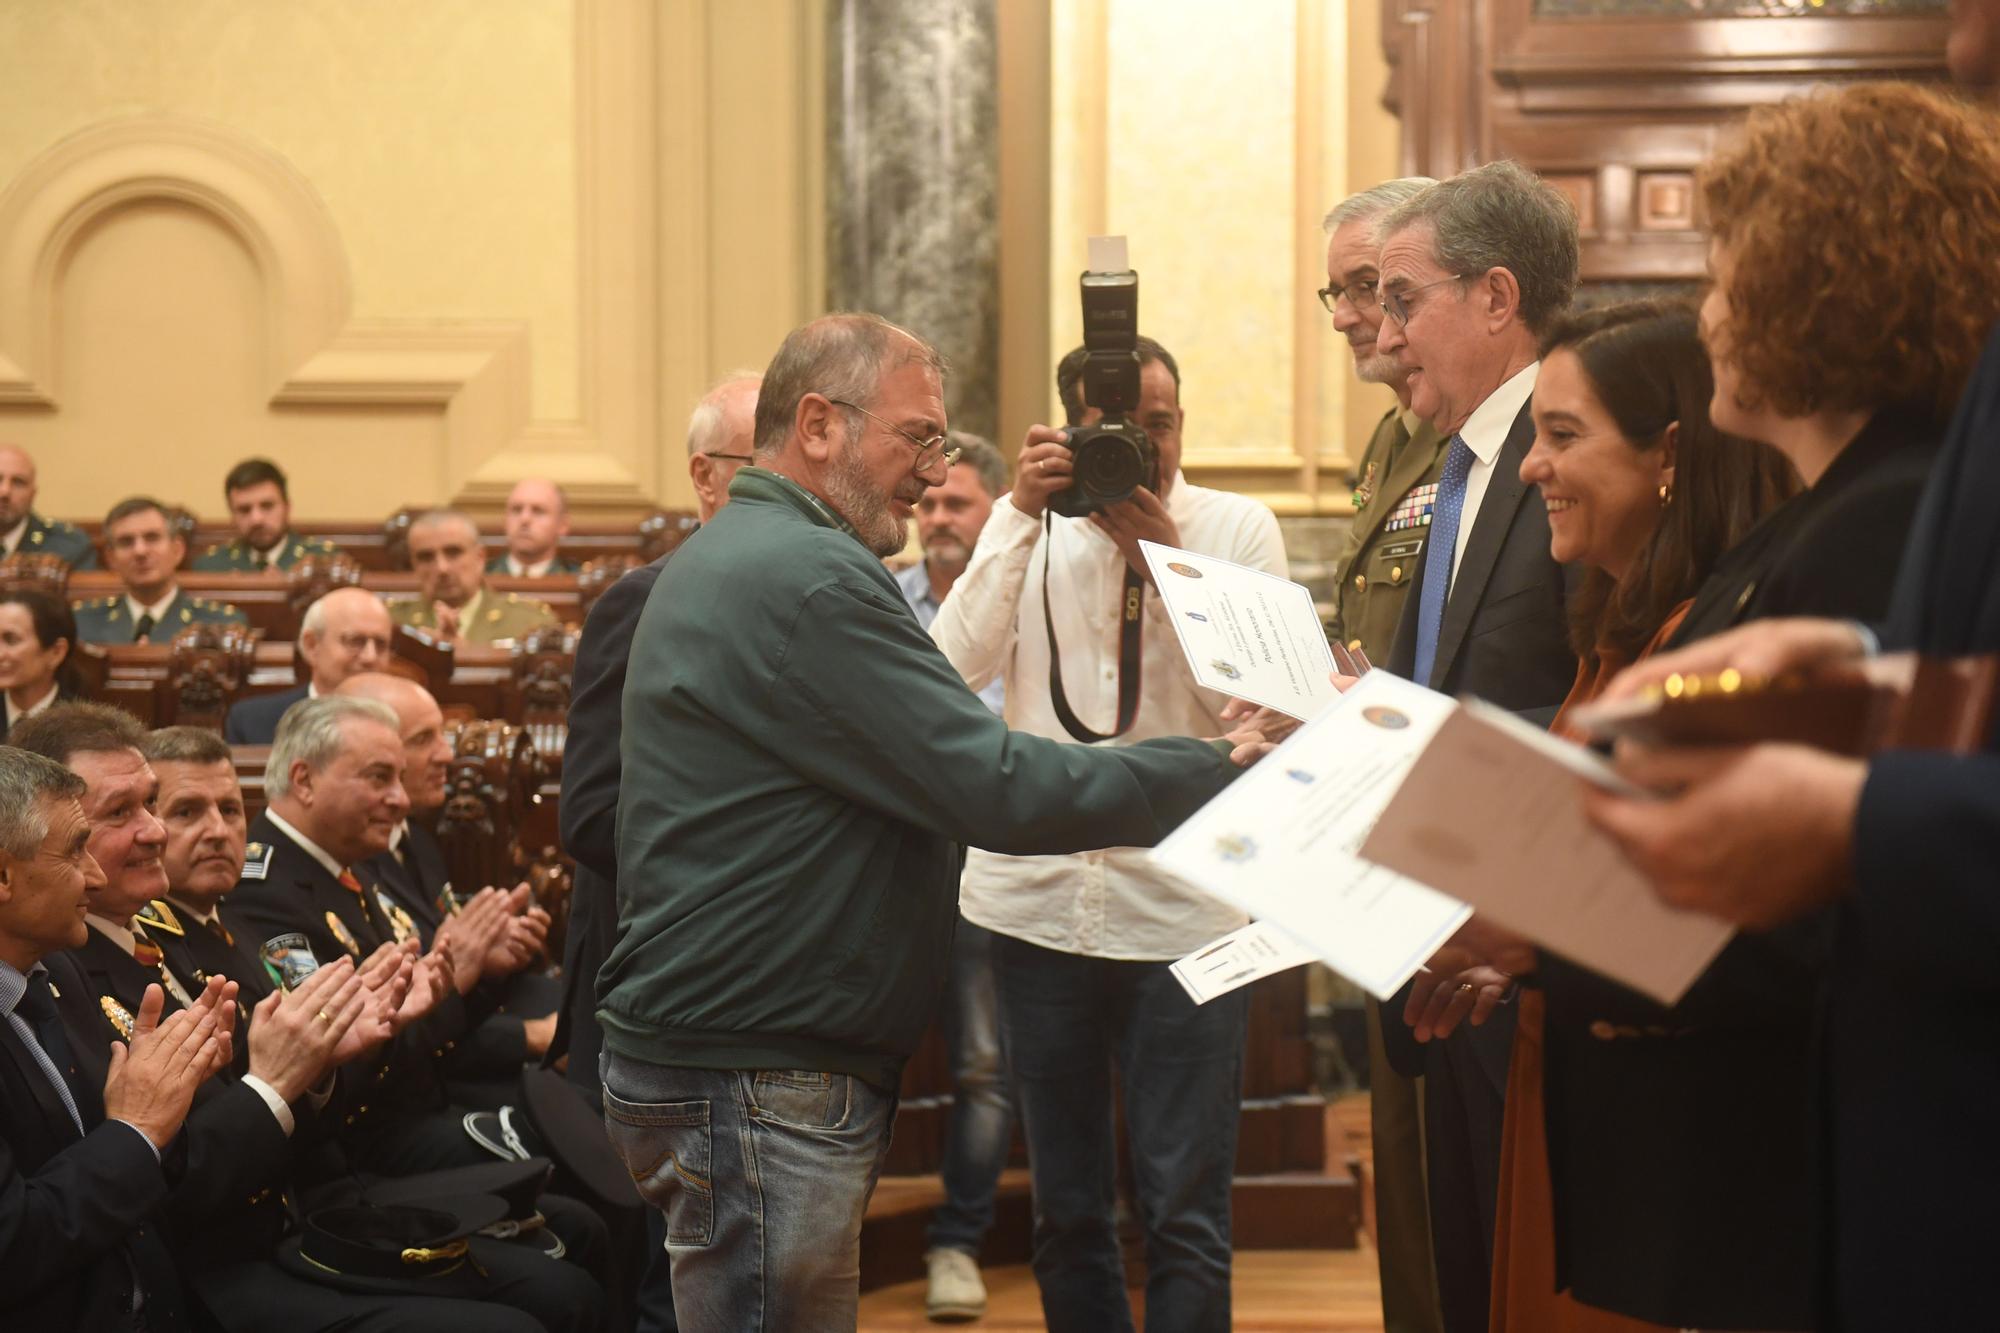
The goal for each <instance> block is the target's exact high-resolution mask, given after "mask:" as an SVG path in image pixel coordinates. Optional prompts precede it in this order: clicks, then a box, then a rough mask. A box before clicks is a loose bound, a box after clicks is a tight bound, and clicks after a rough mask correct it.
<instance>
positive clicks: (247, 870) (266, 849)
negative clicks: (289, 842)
mask: <svg viewBox="0 0 2000 1333" xmlns="http://www.w3.org/2000/svg"><path fill="white" fill-rule="evenodd" d="M277 850H278V849H277V846H276V845H275V844H273V843H268V842H253V843H251V844H250V845H249V846H247V847H245V848H244V849H243V878H244V879H262V878H264V877H265V876H266V875H268V874H270V873H271V857H272V856H273V855H274V854H275V853H276V852H277Z"/></svg>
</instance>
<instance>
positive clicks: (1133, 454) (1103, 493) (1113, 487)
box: [1076, 435, 1146, 501]
mask: <svg viewBox="0 0 2000 1333" xmlns="http://www.w3.org/2000/svg"><path fill="white" fill-rule="evenodd" d="M1145 479H1146V473H1145V464H1144V462H1143V460H1141V459H1140V457H1139V451H1138V450H1137V449H1136V448H1134V447H1133V445H1132V442H1131V441H1130V440H1126V439H1121V438H1120V437H1118V436H1116V435H1100V436H1098V437H1097V438H1095V439H1093V440H1091V441H1090V442H1089V443H1087V444H1086V445H1084V447H1083V448H1081V449H1079V450H1078V451H1077V455H1076V481H1077V485H1078V486H1080V487H1082V488H1083V489H1084V490H1085V491H1088V492H1089V493H1090V494H1091V495H1092V496H1094V497H1098V498H1100V499H1102V500H1104V501H1116V500H1122V499H1124V498H1125V497H1126V496H1128V495H1130V494H1131V493H1132V492H1133V491H1134V490H1136V489H1137V488H1138V486H1139V484H1140V483H1141V482H1143V481H1144V480H1145Z"/></svg>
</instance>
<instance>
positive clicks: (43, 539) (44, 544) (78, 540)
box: [13, 513, 97, 569]
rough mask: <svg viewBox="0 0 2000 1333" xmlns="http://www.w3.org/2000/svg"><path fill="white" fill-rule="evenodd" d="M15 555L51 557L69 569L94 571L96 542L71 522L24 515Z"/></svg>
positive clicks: (35, 515)
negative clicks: (25, 521) (24, 520)
mask: <svg viewBox="0 0 2000 1333" xmlns="http://www.w3.org/2000/svg"><path fill="white" fill-rule="evenodd" d="M13 553H14V554H15V555H52V556H55V557H56V558H57V559H59V560H61V561H62V562H63V563H64V564H66V565H68V566H69V567H70V568H71V569H96V568H97V543H95V542H93V541H91V540H90V534H89V533H87V532H85V531H84V530H83V529H82V528H79V527H77V526H76V525H74V524H71V523H64V522H61V521H60V520H58V521H57V522H54V523H51V522H49V521H48V520H47V519H45V518H43V517H42V516H41V515H40V514H33V513H31V514H29V515H28V526H27V527H26V528H24V529H23V530H22V532H21V541H20V543H19V544H18V545H17V546H15V547H14V552H13Z"/></svg>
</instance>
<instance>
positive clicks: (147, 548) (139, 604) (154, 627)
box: [76, 495, 250, 643]
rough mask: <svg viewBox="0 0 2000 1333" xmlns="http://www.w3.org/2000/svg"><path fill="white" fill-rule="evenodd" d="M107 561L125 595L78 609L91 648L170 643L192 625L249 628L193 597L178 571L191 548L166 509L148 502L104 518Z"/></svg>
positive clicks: (238, 617) (235, 615) (229, 611)
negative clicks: (127, 644) (104, 644)
mask: <svg viewBox="0 0 2000 1333" xmlns="http://www.w3.org/2000/svg"><path fill="white" fill-rule="evenodd" d="M104 558H105V560H106V561H107V562H108V563H109V564H110V566H111V569H112V572H113V573H115V574H117V575H118V578H119V580H120V582H122V583H123V584H124V585H125V590H124V591H123V592H122V593H114V594H113V595H111V596H109V597H98V598H95V599H93V600H91V601H87V602H78V603H77V604H76V632H77V635H78V637H80V638H82V639H83V640H84V641H85V642H87V643H167V642H170V641H171V640H172V639H173V637H174V635H176V634H178V633H180V632H181V631H182V630H184V629H186V628H187V627H188V626H189V625H196V624H209V623H222V624H231V625H248V624H249V623H250V621H249V618H248V617H246V616H245V615H244V614H243V613H242V612H241V611H238V610H237V609H236V608H235V607H233V606H231V605H229V604H228V603H227V602H213V601H210V600H209V599H207V598H206V597H191V596H189V595H188V594H187V593H185V592H183V591H182V590H181V586H180V584H179V582H177V581H176V579H175V577H174V574H175V571H176V570H178V569H179V568H180V567H181V561H183V560H185V559H186V558H187V543H186V542H185V541H183V540H182V539H181V537H180V534H179V533H177V532H175V531H174V525H173V519H172V517H171V516H170V515H169V514H168V513H167V507H166V506H165V505H163V504H161V503H160V502H159V501H158V500H155V499H152V498H151V497H149V496H144V495H136V496H133V497H132V498H131V499H129V500H122V501H120V502H119V503H118V504H117V505H115V506H113V508H112V510H111V512H110V513H109V514H106V515H105V516H104Z"/></svg>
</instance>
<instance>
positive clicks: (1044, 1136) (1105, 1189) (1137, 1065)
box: [993, 935, 1249, 1333]
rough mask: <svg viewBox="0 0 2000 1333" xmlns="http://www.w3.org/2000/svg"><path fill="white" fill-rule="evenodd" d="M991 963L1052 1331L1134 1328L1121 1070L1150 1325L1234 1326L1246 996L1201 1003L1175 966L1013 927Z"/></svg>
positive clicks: (1167, 1331) (1173, 1331)
mask: <svg viewBox="0 0 2000 1333" xmlns="http://www.w3.org/2000/svg"><path fill="white" fill-rule="evenodd" d="M993 973H994V982H995V986H996V989H997V991H998V993H999V998H1000V1029H1001V1044H1002V1048H1003V1049H1004V1050H1005V1051H1006V1055H1007V1065H1008V1077H1009V1080H1010V1082H1011V1083H1012V1085H1013V1088H1014V1096H1015V1104H1016V1106H1017V1107H1018V1109H1019V1111H1020V1115H1021V1125H1022V1130H1023V1133H1024V1134H1025V1136H1026V1138H1027V1142H1028V1165H1029V1169H1030V1173H1031V1174H1032V1176H1033V1180H1034V1191H1035V1253H1034V1268H1035V1281H1036V1282H1037V1284H1038V1285H1039V1286H1040V1287H1041V1294H1042V1314H1043V1317H1044V1318H1045V1319H1046V1320H1047V1322H1048V1327H1049V1330H1050V1333H1128V1331H1129V1330H1131V1329H1132V1327H1133V1323H1132V1310H1131V1305H1130V1302H1129V1301H1128V1300H1127V1299H1126V1296H1125V1280H1124V1266H1123V1263H1122V1261H1121V1259H1120V1256H1119V1250H1118V1236H1117V1229H1116V1224H1115V1222H1114V1218H1113V1210H1114V1206H1115V1197H1116V1191H1115V1181H1116V1173H1117V1145H1116V1143H1115V1142H1114V1140H1113V1130H1112V1123H1113V1121H1112V1088H1113V1083H1112V1079H1113V1076H1114V1074H1113V1071H1114V1067H1115V1070H1116V1077H1117V1080H1118V1082H1117V1088H1118V1090H1119V1092H1120V1093H1121V1094H1122V1095H1123V1098H1124V1104H1125V1121H1126V1127H1127V1131H1128V1134H1129V1136H1130V1147H1131V1156H1132V1173H1133V1180H1132V1185H1133V1193H1134V1196H1135V1198H1136V1200H1137V1203H1138V1209H1139V1222H1140V1225H1141V1227H1142V1229H1143V1230H1144V1233H1145V1242H1146V1328H1147V1330H1148V1333H1195V1331H1197V1330H1201V1331H1212V1333H1226V1330H1227V1329H1228V1328H1229V1326H1230V1292H1229V1274H1230V1242H1229V1191H1230V1184H1231V1181H1232V1178H1233V1176H1234V1173H1235V1163H1236V1126H1237V1118H1238V1115H1239V1113H1240V1111H1241V1107H1242V1096H1243V1047H1244V1038H1245V1031H1246V1023H1247V1015H1248V1012H1249V1010H1248V1002H1247V1000H1246V997H1245V996H1244V993H1243V992H1241V991H1238V992H1236V993H1234V994H1232V995H1226V996H1224V997H1222V998H1221V999H1219V1000H1215V1001H1212V1002H1211V1003H1209V1004H1206V1005H1201V1006H1197V1005H1195V1004H1194V1003H1193V1002H1192V1001H1190V1000H1189V999H1188V998H1187V994H1186V992H1184V991H1183V990H1181V988H1180V985H1179V983H1177V982H1176V981H1175V980H1174V979H1173V977H1172V975H1171V974H1170V973H1169V972H1168V970H1167V964H1165V963H1150V962H1123V961H1119V960H1116V959H1108V958H1086V957H1083V956H1081V955H1077V954H1066V953H1059V952H1057V951H1055V950H1052V949H1043V948H1040V947H1038V946H1036V945H1033V944H1029V943H1026V942H1025V941H1022V940H1017V939H1013V938H1011V937H1009V936H1005V935H995V936H994V937H993Z"/></svg>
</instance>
